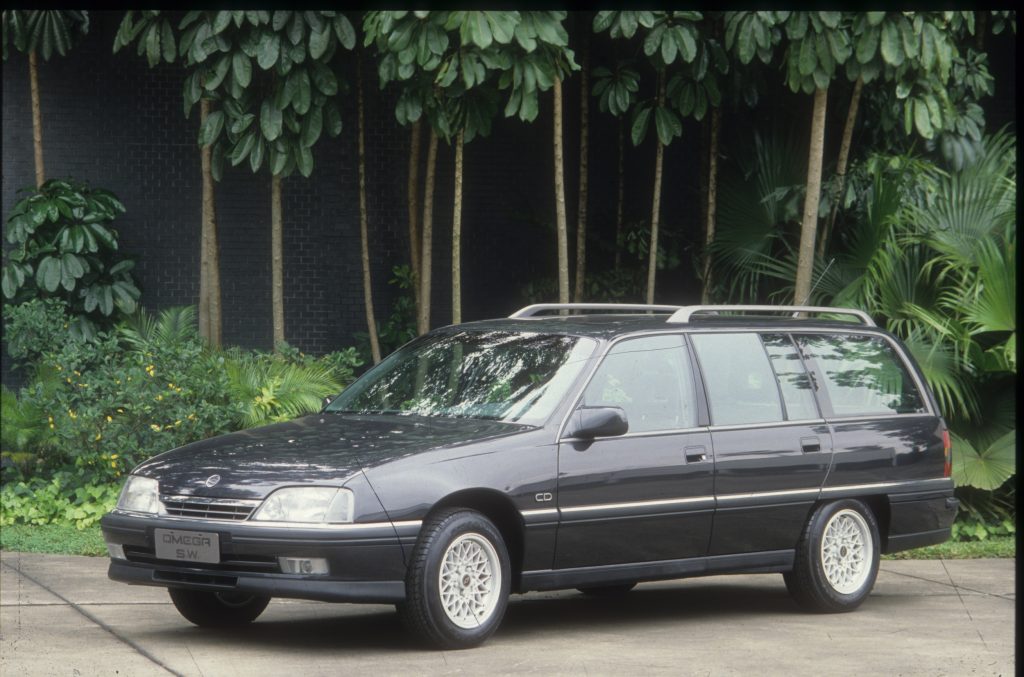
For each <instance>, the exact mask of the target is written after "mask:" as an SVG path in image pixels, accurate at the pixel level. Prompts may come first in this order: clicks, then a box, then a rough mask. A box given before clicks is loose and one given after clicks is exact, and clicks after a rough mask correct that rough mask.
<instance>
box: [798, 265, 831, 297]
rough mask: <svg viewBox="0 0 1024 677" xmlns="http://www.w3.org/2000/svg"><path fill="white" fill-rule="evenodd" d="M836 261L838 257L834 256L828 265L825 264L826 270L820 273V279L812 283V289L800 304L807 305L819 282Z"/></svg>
mask: <svg viewBox="0 0 1024 677" xmlns="http://www.w3.org/2000/svg"><path fill="white" fill-rule="evenodd" d="M835 262H836V257H834V256H833V257H832V260H831V261H829V262H828V265H827V266H825V270H823V271H821V275H819V276H818V279H817V280H815V282H814V284H812V285H811V289H810V291H808V292H807V296H805V297H804V301H803V303H801V304H799V305H801V306H804V305H807V302H808V301H810V300H811V294H813V293H814V290H815V289H817V288H818V283H819V282H821V278H823V277H825V273H827V272H828V269H829V268H831V267H832V264H833V263H835Z"/></svg>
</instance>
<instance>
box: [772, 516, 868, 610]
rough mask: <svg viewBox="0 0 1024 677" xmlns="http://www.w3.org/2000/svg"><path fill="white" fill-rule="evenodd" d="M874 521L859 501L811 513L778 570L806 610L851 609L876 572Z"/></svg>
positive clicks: (857, 604)
mask: <svg viewBox="0 0 1024 677" xmlns="http://www.w3.org/2000/svg"><path fill="white" fill-rule="evenodd" d="M878 542H879V539H878V523H877V521H876V520H875V516H874V514H873V513H872V512H871V510H870V509H868V508H867V506H865V505H864V504H863V503H861V502H860V501H855V500H842V501H835V502H834V503H826V504H824V505H822V506H820V507H818V509H817V510H815V511H814V513H812V514H811V518H810V520H808V522H807V526H806V528H805V529H804V533H803V535H802V536H801V538H800V542H799V543H798V544H797V548H796V558H795V560H794V562H793V570H792V571H789V572H787V573H785V574H783V576H784V578H785V581H786V587H787V588H788V589H789V592H790V594H791V595H793V597H794V598H795V599H796V601H797V602H798V603H799V604H800V605H801V606H803V607H804V608H807V609H809V610H811V611H818V612H824V613H835V612H841V611H853V610H854V609H856V608H857V607H858V606H860V604H861V603H862V602H863V601H864V600H865V599H866V598H867V596H868V594H870V593H871V589H872V588H873V587H874V585H875V578H877V576H878V557H879V547H878Z"/></svg>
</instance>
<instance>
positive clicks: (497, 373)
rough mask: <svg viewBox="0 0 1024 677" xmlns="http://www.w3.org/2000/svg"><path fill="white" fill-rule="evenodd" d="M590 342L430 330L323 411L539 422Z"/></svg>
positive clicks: (579, 367)
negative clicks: (433, 331)
mask: <svg viewBox="0 0 1024 677" xmlns="http://www.w3.org/2000/svg"><path fill="white" fill-rule="evenodd" d="M596 347H597V342H596V341H594V340H593V339H589V338H583V337H578V336H562V335H556V334H540V333H529V332H512V331H457V332H452V333H445V334H431V335H428V336H425V337H423V338H421V339H418V340H416V341H413V342H412V343H410V344H408V345H407V346H405V347H403V348H401V349H400V350H398V351H396V352H394V353H392V354H391V355H390V356H389V357H388V358H387V359H386V360H384V361H383V362H381V363H380V364H379V365H377V366H376V367H374V368H373V369H372V370H370V371H368V372H367V373H366V374H364V375H363V376H362V377H361V378H360V379H359V380H357V381H356V382H355V383H353V384H352V385H350V386H349V387H348V388H346V389H345V391H344V392H342V393H341V395H339V396H338V398H337V399H336V400H334V402H332V403H331V404H330V405H329V406H328V407H327V411H335V412H344V413H357V414H407V415H418V416H441V417H461V418H481V419H491V420H499V421H507V422H515V423H525V424H529V425H541V424H543V423H544V422H545V421H546V420H547V418H548V416H550V415H551V413H552V412H553V411H554V409H555V407H556V406H558V404H559V403H560V402H561V401H562V400H563V399H564V398H565V396H566V393H567V392H568V390H569V388H570V387H572V384H573V382H574V381H575V380H576V377H577V376H578V375H579V374H580V372H581V371H582V369H583V367H584V365H585V364H586V361H587V359H588V358H589V357H590V356H591V354H592V353H593V352H594V349H595V348H596Z"/></svg>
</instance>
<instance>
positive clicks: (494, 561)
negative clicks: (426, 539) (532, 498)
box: [438, 532, 502, 629]
mask: <svg viewBox="0 0 1024 677" xmlns="http://www.w3.org/2000/svg"><path fill="white" fill-rule="evenodd" d="M501 583H502V581H501V562H500V560H499V559H498V553H497V551H496V550H495V549H494V546H493V545H491V542H490V541H489V540H488V539H487V537H486V536H483V535H481V534H478V533H473V532H470V533H465V534H462V535H461V536H459V537H458V538H456V539H455V540H454V541H452V543H451V545H449V546H448V549H447V550H445V552H444V556H443V557H442V558H441V568H440V571H439V572H438V589H439V591H440V595H441V608H442V609H444V613H445V615H446V616H447V617H448V620H450V621H451V622H452V623H454V624H455V625H457V626H458V627H460V628H467V629H468V628H476V627H479V626H480V625H483V624H484V623H486V622H487V621H488V620H489V619H490V617H491V615H492V614H493V613H494V610H495V608H497V606H498V601H499V600H500V599H501Z"/></svg>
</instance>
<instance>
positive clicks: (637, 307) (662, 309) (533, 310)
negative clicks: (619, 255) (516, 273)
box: [509, 303, 683, 319]
mask: <svg viewBox="0 0 1024 677" xmlns="http://www.w3.org/2000/svg"><path fill="white" fill-rule="evenodd" d="M682 308H683V307H682V306H653V305H647V304H644V303H535V304H533V305H532V306H526V307H525V308H520V309H519V310H517V311H516V312H514V313H512V314H511V315H509V317H510V318H515V319H522V318H524V317H535V316H537V315H539V314H540V313H543V312H547V311H549V310H602V311H604V312H606V313H626V312H632V313H674V312H676V311H678V310H681V309H682Z"/></svg>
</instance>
